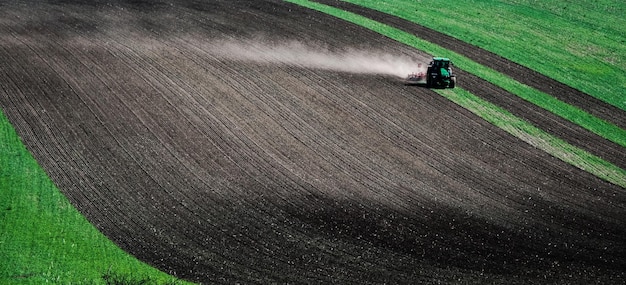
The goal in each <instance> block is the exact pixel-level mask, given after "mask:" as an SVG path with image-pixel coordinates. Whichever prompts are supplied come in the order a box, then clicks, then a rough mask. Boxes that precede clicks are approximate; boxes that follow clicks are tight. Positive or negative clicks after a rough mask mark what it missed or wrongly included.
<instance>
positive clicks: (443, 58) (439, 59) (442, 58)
mask: <svg viewBox="0 0 626 285" xmlns="http://www.w3.org/2000/svg"><path fill="white" fill-rule="evenodd" d="M433 61H450V59H449V58H447V57H433Z"/></svg>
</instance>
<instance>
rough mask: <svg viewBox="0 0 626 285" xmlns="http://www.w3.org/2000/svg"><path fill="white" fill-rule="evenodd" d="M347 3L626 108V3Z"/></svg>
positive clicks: (465, 0) (503, 0) (355, 0)
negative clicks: (432, 31)
mask: <svg viewBox="0 0 626 285" xmlns="http://www.w3.org/2000/svg"><path fill="white" fill-rule="evenodd" d="M346 1H347V2H351V3H355V4H359V5H362V6H365V7H369V8H372V9H377V10H380V11H382V12H385V13H389V14H392V15H396V16H399V17H402V18H405V19H407V20H410V21H413V22H415V23H419V24H421V25H424V26H427V27H430V28H433V29H435V30H438V31H440V32H443V33H446V34H449V35H451V36H453V37H456V38H458V39H461V40H463V41H466V42H469V43H472V44H475V45H476V46H479V47H481V48H484V49H487V50H489V51H492V52H494V53H496V54H499V55H501V56H503V57H505V58H508V59H510V60H513V61H515V62H517V63H520V64H522V65H524V66H527V67H529V68H532V69H534V70H536V71H539V72H540V73H543V74H546V75H548V76H550V77H552V78H554V79H556V80H558V81H561V82H563V83H565V84H568V85H570V86H572V87H575V88H577V89H579V90H581V91H583V92H586V93H588V94H590V95H592V96H594V97H596V98H599V99H601V100H604V101H605V102H607V103H609V104H612V105H614V106H617V107H618V108H621V109H622V110H626V96H624V95H623V94H624V89H626V37H625V36H624V35H626V19H625V18H624V14H626V2H623V1H612V0H601V1H595V0H581V1H566V0H558V1H536V0H481V1H471V0H462V1H454V3H453V4H451V3H450V2H448V1H437V0H422V1H415V0H394V1H381V0H346Z"/></svg>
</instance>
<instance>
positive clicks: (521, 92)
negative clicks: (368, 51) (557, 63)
mask: <svg viewBox="0 0 626 285" xmlns="http://www.w3.org/2000/svg"><path fill="white" fill-rule="evenodd" d="M285 1H287V2H290V3H294V4H297V5H300V6H303V7H306V8H309V9H313V10H316V11H319V12H322V13H325V14H329V15H331V16H335V17H337V18H340V19H343V20H345V21H348V22H351V23H353V24H357V25H360V26H362V27H365V28H367V29H370V30H372V31H374V32H377V33H379V34H382V35H384V36H387V37H389V38H391V39H393V40H396V41H398V42H401V43H403V44H406V45H408V46H411V47H414V48H416V49H419V50H423V51H425V52H427V53H430V54H435V55H446V57H450V58H453V60H454V64H455V65H456V66H458V67H459V68H461V69H463V70H466V71H468V72H471V73H472V74H475V75H476V76H478V77H480V78H482V79H485V80H486V81H488V82H490V83H493V84H494V85H496V86H500V87H501V88H503V89H504V90H506V91H508V92H511V93H512V94H515V95H517V96H519V97H520V98H522V99H524V100H526V101H529V102H531V103H533V104H535V105H537V106H539V107H541V108H543V109H545V110H548V111H550V112H552V113H554V114H556V115H557V116H560V117H562V118H564V119H566V120H568V121H570V122H572V123H574V124H577V125H579V126H581V127H583V128H585V129H587V130H589V131H591V132H592V133H594V134H597V135H598V136H600V137H602V138H605V139H607V140H609V141H612V142H614V143H616V144H618V145H620V146H622V147H626V130H623V129H621V128H620V127H618V126H616V125H614V124H611V123H609V122H607V121H605V120H602V119H600V118H598V117H595V116H593V115H591V114H589V113H587V112H585V111H584V110H582V109H580V108H578V107H575V106H572V105H569V104H567V103H565V102H563V101H560V100H558V99H557V98H555V97H552V96H550V95H548V94H546V93H543V92H540V91H538V90H536V89H534V88H532V87H530V86H527V85H524V84H522V83H519V82H518V81H515V80H513V79H512V78H510V77H508V76H506V75H504V74H501V73H499V72H497V71H495V70H493V69H491V68H488V67H485V66H483V65H481V64H478V63H476V62H474V61H473V60H471V59H469V58H467V57H465V56H463V55H460V54H457V53H455V52H452V51H450V50H447V49H445V48H443V47H441V46H439V45H436V44H433V43H431V42H428V41H426V40H423V39H420V38H418V37H416V36H415V35H413V34H410V33H407V32H405V31H403V30H400V29H397V28H394V27H390V26H388V25H385V24H382V23H380V22H377V21H374V20H372V19H369V18H366V17H364V16H361V15H358V14H354V13H352V12H348V11H344V10H341V9H338V8H335V7H331V6H328V5H324V4H320V3H316V2H312V1H308V0H285ZM461 80H462V79H461Z"/></svg>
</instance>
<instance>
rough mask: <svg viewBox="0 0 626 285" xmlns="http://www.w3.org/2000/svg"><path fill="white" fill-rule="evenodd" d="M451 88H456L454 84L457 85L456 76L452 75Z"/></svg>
mask: <svg viewBox="0 0 626 285" xmlns="http://www.w3.org/2000/svg"><path fill="white" fill-rule="evenodd" d="M448 86H449V87H450V88H454V86H456V76H452V77H450V85H448Z"/></svg>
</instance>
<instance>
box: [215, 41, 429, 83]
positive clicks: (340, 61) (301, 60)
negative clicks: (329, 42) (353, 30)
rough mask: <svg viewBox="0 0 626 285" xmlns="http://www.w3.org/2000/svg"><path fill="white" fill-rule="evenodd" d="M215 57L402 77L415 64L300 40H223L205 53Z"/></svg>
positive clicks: (400, 58) (401, 58)
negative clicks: (278, 41)
mask: <svg viewBox="0 0 626 285" xmlns="http://www.w3.org/2000/svg"><path fill="white" fill-rule="evenodd" d="M209 52H210V53H212V54H214V55H215V56H217V57H222V58H227V59H231V60H241V61H252V62H259V63H271V64H285V65H292V66H300V67H305V68H313V69H323V70H332V71H340V72H349V73H359V74H380V75H390V76H397V77H402V78H404V77H406V76H407V74H409V73H412V72H415V71H416V70H417V68H418V63H417V62H416V61H415V60H413V59H411V58H409V57H408V56H399V55H393V54H391V53H389V52H383V51H380V50H378V51H370V50H358V49H353V48H350V49H344V50H331V49H329V48H324V47H319V46H313V45H308V44H305V43H303V42H300V41H285V42H281V43H270V42H267V41H262V40H256V41H237V40H224V41H218V42H215V43H214V46H213V48H211V50H210V51H209Z"/></svg>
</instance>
